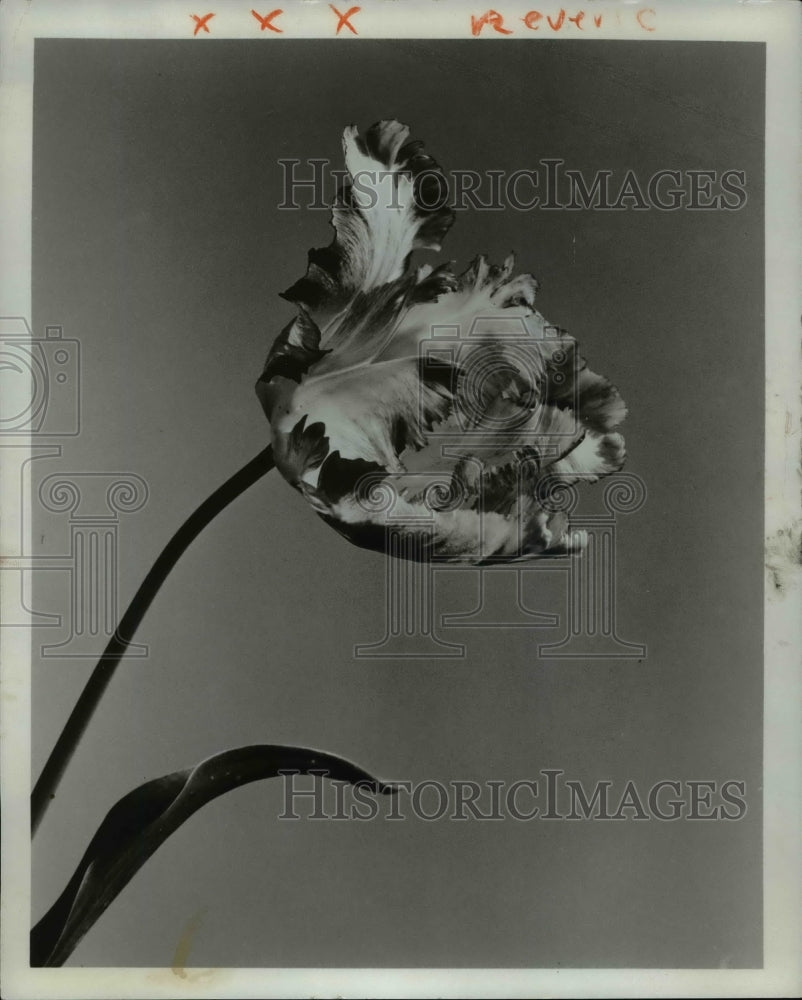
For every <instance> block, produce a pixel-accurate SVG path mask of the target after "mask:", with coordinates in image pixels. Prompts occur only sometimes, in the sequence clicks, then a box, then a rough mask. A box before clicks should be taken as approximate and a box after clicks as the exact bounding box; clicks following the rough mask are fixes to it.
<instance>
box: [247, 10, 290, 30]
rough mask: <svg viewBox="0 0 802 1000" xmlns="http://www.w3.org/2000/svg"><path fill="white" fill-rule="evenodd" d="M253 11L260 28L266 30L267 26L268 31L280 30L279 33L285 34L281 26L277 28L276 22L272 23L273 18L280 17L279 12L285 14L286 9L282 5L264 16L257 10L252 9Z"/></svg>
mask: <svg viewBox="0 0 802 1000" xmlns="http://www.w3.org/2000/svg"><path fill="white" fill-rule="evenodd" d="M251 13H252V14H253V16H254V17H255V18H256V20H257V21H258V22H259V30H260V31H264V30H265V28H267V29H268V31H275V32H278V34H279V35H281V34H283V31H282V29H281V28H277V27H276V26H275V24H271V22H272V20H273V18H274V17H278V16H279V14H283V13H284V11H283V10H282V9H281V8H280V7H279V8H278V9H277V10H271V11H270V13H269V14H266V15H265V16H264V17H262V15H261V14H257V13H256V11H255V10H252V11H251Z"/></svg>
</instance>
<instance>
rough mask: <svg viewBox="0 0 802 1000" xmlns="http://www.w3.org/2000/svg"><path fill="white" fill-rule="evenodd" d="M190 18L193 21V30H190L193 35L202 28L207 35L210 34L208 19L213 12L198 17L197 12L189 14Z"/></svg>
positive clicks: (212, 15) (211, 16) (209, 19)
mask: <svg viewBox="0 0 802 1000" xmlns="http://www.w3.org/2000/svg"><path fill="white" fill-rule="evenodd" d="M190 16H191V18H192V20H193V21H194V22H195V30H194V31H193V32H192V35H193V37H194V36H195V35H197V33H198V32H199V31H200V30H201V28H203V30H204V31H205V32H206V34H207V35H211V31H209V21H211V19H212V18H213V17H214V14H204V15H203V17H198V15H197V14H191V15H190Z"/></svg>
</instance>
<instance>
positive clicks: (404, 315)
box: [257, 121, 626, 565]
mask: <svg viewBox="0 0 802 1000" xmlns="http://www.w3.org/2000/svg"><path fill="white" fill-rule="evenodd" d="M343 148H344V153H345V166H346V169H347V172H348V176H347V177H346V180H345V182H344V184H343V186H342V188H341V189H340V191H339V193H338V195H337V199H336V201H335V204H334V206H333V209H332V224H333V227H334V230H335V237H334V240H333V242H332V243H331V244H330V245H329V246H328V247H325V248H322V249H316V250H311V251H310V252H309V263H308V269H307V272H306V275H305V276H304V277H303V278H301V279H300V281H298V282H296V284H294V285H293V286H292V287H291V288H290V289H289V290H288V291H286V292H284V293H283V297H284V298H285V299H288V300H289V301H291V302H293V303H294V304H295V305H296V306H297V308H298V314H297V316H296V317H295V318H294V319H293V320H292V321H291V322H290V323H289V324H288V325H287V326H286V327H285V328H284V329H283V330H282V331H281V333H280V334H279V335H278V337H277V338H276V341H275V343H274V344H273V347H272V349H271V351H270V353H269V355H268V358H267V362H266V364H265V367H264V371H263V372H262V375H261V378H260V379H259V381H258V382H257V393H258V395H259V398H260V400H261V403H262V406H263V408H264V411H265V414H266V416H267V419H268V421H269V424H270V430H271V436H272V445H273V454H274V458H275V462H276V467H277V468H278V470H279V471H280V472H281V474H282V475H283V476H284V478H285V479H286V480H287V481H288V482H289V483H290V484H291V485H292V486H293V487H295V488H296V489H297V490H299V491H300V492H301V493H302V494H303V495H304V496H305V498H306V499H307V501H308V502H309V504H310V505H311V506H312V507H313V509H314V510H315V511H316V512H317V513H318V514H319V515H320V516H321V517H322V518H323V519H324V520H325V521H327V522H328V523H329V524H330V525H332V526H333V527H334V528H335V529H336V530H337V531H339V532H340V533H341V534H343V535H344V536H345V537H346V538H348V539H350V540H351V541H352V542H355V543H356V544H358V545H362V546H365V547H367V548H372V549H378V550H380V551H387V542H388V533H389V532H390V531H395V532H397V533H401V535H402V536H414V537H417V538H418V539H419V540H420V545H419V546H418V547H417V548H415V549H414V551H415V552H416V553H418V555H416V556H415V558H421V559H427V558H436V559H442V560H446V561H451V562H458V563H465V564H469V565H470V564H474V565H475V564H480V563H481V564H489V563H493V562H501V561H509V560H515V559H531V558H537V557H539V556H544V555H556V554H562V553H565V552H568V551H571V550H572V549H574V548H576V547H577V546H581V545H582V544H583V538H582V536H581V533H578V532H571V530H570V524H569V522H568V517H567V515H566V514H565V513H563V512H562V511H560V510H557V509H554V505H552V504H549V502H548V499H547V496H548V494H549V492H550V491H553V488H554V486H555V485H559V484H561V483H574V482H576V481H577V480H585V481H591V482H592V481H595V480H597V479H599V478H600V477H602V476H605V475H608V474H609V473H611V472H614V471H616V470H618V469H620V468H621V466H622V464H623V461H624V441H623V438H622V437H621V435H620V434H619V433H617V432H615V431H614V428H615V427H616V426H617V425H618V424H619V423H620V422H621V420H623V418H624V416H625V414H626V407H625V406H624V403H623V401H622V399H621V397H620V396H619V394H618V391H617V390H616V389H615V387H614V386H612V385H611V384H610V383H609V382H608V381H607V380H606V379H605V378H602V377H601V376H600V375H596V374H594V373H593V372H591V371H589V370H588V368H587V367H586V365H585V362H584V360H582V359H581V358H580V357H579V355H578V353H577V350H576V343H575V341H574V340H573V339H572V338H571V337H569V336H567V335H566V333H565V332H564V331H562V330H559V329H558V328H556V327H554V326H551V325H550V324H548V323H547V322H546V320H545V319H544V318H543V316H542V315H541V314H540V313H539V312H538V311H537V310H536V309H535V293H536V291H537V287H538V286H537V281H536V280H535V278H533V277H532V275H531V274H517V275H516V274H515V271H514V258H513V257H512V256H510V257H508V258H507V260H506V261H505V262H504V264H503V265H502V266H500V267H499V266H491V265H490V264H488V262H487V261H486V260H485V258H484V257H478V258H476V259H475V260H474V261H473V263H472V264H471V265H470V266H469V267H468V268H467V270H465V271H463V272H462V273H460V274H457V273H455V272H454V271H452V269H451V266H450V264H445V265H441V266H439V267H436V268H434V269H433V268H432V267H431V266H428V265H427V266H423V267H413V266H412V265H411V256H412V253H413V251H416V250H433V251H439V250H440V244H441V241H442V239H443V237H444V236H445V234H446V232H447V231H448V229H449V227H450V226H451V224H452V222H453V220H454V213H453V212H452V211H451V210H450V209H449V208H448V207H446V206H445V204H444V193H445V191H446V182H445V177H444V175H443V173H442V172H441V170H440V168H439V167H438V165H437V164H436V163H435V162H434V160H433V159H432V158H431V157H430V156H428V155H426V154H425V153H424V152H423V151H422V145H421V143H419V142H411V141H409V130H408V129H407V127H406V126H404V125H401V124H400V123H399V122H396V121H382V122H379V123H378V124H376V125H374V126H373V127H372V128H370V129H368V131H367V133H366V134H365V135H364V137H362V136H360V135H359V133H358V131H357V129H356V128H355V127H353V126H350V127H348V128H347V129H346V130H345V133H344V135H343Z"/></svg>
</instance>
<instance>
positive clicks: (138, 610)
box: [31, 445, 275, 834]
mask: <svg viewBox="0 0 802 1000" xmlns="http://www.w3.org/2000/svg"><path fill="white" fill-rule="evenodd" d="M274 464H275V463H274V461H273V448H272V446H270V445H268V446H267V448H265V449H264V450H263V451H260V452H259V454H258V455H256V457H255V458H252V459H251V461H250V462H248V464H247V465H244V466H243V467H242V468H241V469H240V470H239V472H235V473H234V475H233V476H232V477H231V478H230V479H228V480H226V482H225V483H223V485H222V486H220V487H219V488H218V489H216V490H215V491H214V493H212V495H211V496H210V497H207V499H206V500H204V501H203V503H202V504H201V505H200V507H198V508H197V510H195V511H194V512H193V513H192V514H190V516H189V517H188V518H187V519H186V521H184V523H183V524H182V525H181V527H180V528H179V529H178V531H176V533H175V534H174V535H173V537H172V538H171V539H170V541H169V542H168V543H167V544H166V545H165V547H164V548H163V549H162V551H161V553H160V554H159V556H158V557H157V559H156V561H155V562H154V564H153V566H152V567H151V568H150V571H149V572H148V574H147V576H146V577H145V579H144V580H143V581H142V583H141V585H140V587H139V590H137V592H136V594H135V595H134V597H133V600H132V601H131V603H130V604H129V605H128V608H127V610H126V612H125V614H124V615H123V617H122V619H121V620H120V623H119V625H118V626H117V628H116V629H115V631H114V635H113V636H112V637H111V639H110V640H109V642H108V645H107V646H106V648H105V650H104V651H103V653H102V655H101V657H100V660H99V661H98V664H97V666H96V667H95V669H94V670H93V671H92V675H91V676H90V678H89V680H88V681H87V682H86V686H85V687H84V689H83V691H82V692H81V695H80V697H79V698H78V701H77V702H76V704H75V708H74V709H73V710H72V713H71V714H70V717H69V719H67V722H66V724H65V726H64V729H63V730H62V732H61V735H60V736H59V738H58V740H57V741H56V745H55V746H54V747H53V750H52V752H51V754H50V756H49V757H48V759H47V763H46V764H45V766H44V768H43V769H42V773H41V774H40V775H39V780H38V781H37V782H36V785H35V786H34V789H33V792H32V794H31V833H32V834H34V833H36V830H37V828H38V827H39V824H40V823H41V821H42V817H43V816H44V814H45V811H46V810H47V807H48V806H49V805H50V802H51V801H52V799H53V798H54V797H55V793H56V788H57V787H58V785H59V782H60V781H61V778H62V776H63V774H64V771H65V770H66V768H67V765H68V764H69V762H70V760H71V759H72V755H73V754H74V753H75V750H76V748H77V746H78V744H79V742H80V740H81V737H82V736H83V734H84V732H85V731H86V728H87V726H88V725H89V721H90V719H91V718H92V715H93V714H94V712H95V709H96V708H97V706H98V703H99V701H100V699H101V697H102V696H103V692H104V691H105V690H106V688H107V687H108V684H109V681H110V680H111V678H112V676H113V675H114V671H115V669H116V668H117V664H118V663H119V662H120V660H121V659H122V657H123V656H124V655H125V651H126V649H127V647H128V645H129V644H130V642H131V641H132V639H133V638H134V634H135V633H136V630H137V628H138V627H139V625H140V622H141V621H142V619H143V618H144V617H145V612H146V611H147V610H148V608H149V607H150V604H151V601H152V600H153V598H154V597H155V596H156V594H157V593H158V591H159V588H160V587H161V585H162V584H163V583H164V581H165V580H166V579H167V577H168V576H169V574H170V570H172V568H173V566H175V564H176V563H177V562H178V560H179V559H180V558H181V556H182V555H183V553H184V552H185V551H186V550H187V549H188V548H189V546H190V544H191V543H192V542H193V541H194V539H195V538H197V536H198V535H199V534H200V533H201V531H203V529H204V528H205V527H206V525H207V524H209V523H210V522H211V521H213V520H214V518H215V517H216V516H217V515H218V514H219V513H220V512H221V511H222V510H223V509H224V508H225V507H227V506H228V505H229V504H230V503H231V501H232V500H235V499H236V498H237V497H238V496H239V495H240V494H241V493H244V492H245V490H247V489H248V487H249V486H252V485H253V484H254V483H255V482H257V481H258V480H259V479H261V478H262V476H264V475H265V474H266V473H268V472H269V471H270V470H271V469H272V468H273V466H274Z"/></svg>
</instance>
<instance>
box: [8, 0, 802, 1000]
mask: <svg viewBox="0 0 802 1000" xmlns="http://www.w3.org/2000/svg"><path fill="white" fill-rule="evenodd" d="M208 4H209V5H210V6H211V7H213V8H214V9H215V10H216V11H217V14H216V17H215V21H214V35H210V36H205V34H204V33H203V32H199V33H198V35H197V36H195V37H197V39H198V44H204V43H205V42H207V37H208V38H209V39H210V40H211V38H251V37H253V24H252V18H251V15H250V7H251V5H250V4H249V3H247V2H244V3H238V2H232V0H215V2H214V3H213V2H212V0H208ZM271 6H272V5H271ZM281 6H282V7H283V9H284V11H285V18H284V21H283V27H284V29H285V36H284V37H288V38H289V37H293V38H302V37H305V38H314V37H330V36H332V35H333V26H334V23H336V21H333V19H332V14H331V12H330V10H329V5H328V4H326V3H318V2H311V3H310V2H304V0H283V3H282V4H281ZM335 6H337V7H339V9H340V10H342V11H343V12H344V11H345V10H346V9H348V7H350V6H351V5H350V4H336V5H335ZM360 6H361V11H360V13H359V22H358V24H359V32H360V36H361V37H365V38H387V39H393V38H427V37H436V38H445V37H460V38H463V37H470V36H471V16H472V15H475V16H481V14H483V13H485V12H486V11H487V10H488V7H487V6H486V5H482V4H473V3H471V2H470V0H468V2H466V0H394V2H391V0H362V3H361V4H360ZM584 6H585V7H587V8H589V9H590V8H595V9H600V8H602V7H603V9H604V10H606V11H611V12H616V11H617V12H618V15H617V17H616V18H611V22H612V27H610V28H608V29H605V32H604V33H603V34H602V33H601V32H599V33H598V36H597V37H599V38H605V39H610V38H616V39H638V40H645V39H650V38H651V39H661V40H713V41H716V40H718V41H764V42H765V43H766V63H767V76H766V112H767V113H766V146H765V151H766V184H765V191H766V205H765V226H766V255H765V260H766V371H767V380H766V451H765V463H766V464H765V484H766V505H765V537H766V539H767V541H770V540H771V539H773V538H774V537H775V536H776V535H777V533H778V532H779V531H781V530H784V529H789V528H791V529H792V530H794V531H797V532H798V527H799V517H800V452H799V446H800V391H799V390H800V381H799V371H800V365H799V361H800V347H799V341H800V337H799V333H800V331H799V322H800V309H801V302H800V290H799V265H798V262H799V260H800V256H801V254H800V251H802V246H801V245H800V198H799V191H798V168H799V152H800V141H799V137H800V127H799V122H800V98H799V93H800V86H799V84H800V65H801V64H802V59H800V55H802V52H801V51H800V26H801V25H802V6H800V5H799V4H797V3H789V2H787V0H764V2H755V3H749V2H747V3H742V2H731V0H727V2H717V0H710V2H695V3H682V2H668V0H647V2H646V3H643V4H640V3H628V2H622V3H616V2H609V3H607V2H603V0H586V2H585V4H584ZM496 7H497V10H498V12H500V13H501V14H502V15H503V17H504V18H505V23H511V24H520V20H519V19H520V18H521V17H522V16H523V14H525V13H526V11H527V10H529V9H531V7H532V5H531V4H521V3H519V2H506V0H500V2H497V3H496ZM192 8H193V4H190V3H185V2H175V0H169V2H153V3H149V2H142V0H136V2H132V3H127V4H122V3H119V4H117V3H115V4H111V3H97V2H96V3H73V4H70V5H66V4H63V3H58V2H57V0H36V2H25V0H6V2H5V3H3V4H2V7H0V35H1V37H2V52H1V54H0V85H1V88H2V89H1V90H0V125H1V126H2V160H1V161H0V170H1V171H2V173H1V174H0V191H1V192H2V229H1V230H0V232H1V233H2V235H0V255H1V256H0V315H4V316H10V315H16V316H22V317H27V318H30V315H31V273H30V272H31V263H30V262H31V172H32V107H33V100H32V97H33V91H32V84H33V43H34V39H35V38H37V37H50V38H88V37H96V38H184V37H190V36H191V35H192V32H193V21H192V20H191V15H192V13H193V9H192ZM539 9H541V10H542V11H543V12H544V13H551V14H552V16H553V17H555V18H556V17H557V15H558V13H559V9H560V4H559V3H543V4H540V5H539ZM195 12H196V13H200V11H199V10H198V11H195ZM290 15H291V17H290ZM266 34H267V33H266ZM493 34H494V33H493V32H492V31H482V32H481V33H480V35H479V36H478V37H477V39H476V42H477V44H481V42H482V41H483V40H485V39H487V38H488V37H493ZM339 37H340V38H341V40H342V43H343V44H358V39H355V38H353V37H352V36H351V35H350V33H349V32H343V34H342V35H341V36H339ZM496 37H498V34H496ZM539 37H544V36H543V35H542V34H541V35H533V36H532V42H533V44H536V43H537V40H538V38H539ZM547 37H549V38H556V39H560V38H569V37H570V38H572V39H577V38H580V37H581V38H583V39H584V40H585V41H586V42H587V43H588V44H591V43H592V41H593V36H591V35H590V33H588V32H586V33H584V34H580V33H579V32H574V33H573V34H570V35H569V34H567V33H565V34H562V33H561V34H557V33H552V34H550V35H549V36H547ZM280 43H281V40H280V37H279V36H275V38H267V37H266V38H265V44H280ZM1 456H2V452H0V457H1ZM0 484H1V485H0V490H2V493H1V494H0V501H1V502H2V511H3V518H2V540H3V541H7V540H8V539H11V538H16V537H19V529H20V516H21V512H20V510H19V504H20V498H19V495H18V492H19V491H18V489H17V484H16V483H14V482H12V481H11V477H6V479H4V480H0ZM28 503H30V498H28ZM767 562H768V550H767ZM781 562H782V560H781ZM780 569H781V570H782V571H783V572H784V573H785V574H786V575H787V580H786V582H785V583H784V585H783V587H781V588H778V587H776V586H774V584H773V583H772V581H771V580H770V579H769V578H768V577H767V579H766V581H765V582H764V595H765V608H764V697H765V701H764V787H763V791H764V968H763V969H762V970H673V969H672V970H638V969H619V970H609V969H605V970H593V969H587V970H565V971H563V970H559V969H535V970H520V969H513V970H503V969H492V970H475V969H471V970H466V969H450V970H446V969H430V970H425V969H417V970H409V969H398V970H392V969H386V970H371V969H278V970H277V969H264V970H259V969H191V968H190V969H186V970H181V973H182V975H178V974H176V973H175V972H174V971H173V970H171V969H82V968H66V969H30V968H29V966H28V934H29V917H30V858H31V852H30V839H29V791H30V788H31V767H30V723H31V718H30V716H31V701H30V676H29V674H30V670H29V664H30V656H31V637H30V634H29V633H25V632H24V631H23V630H20V629H3V630H2V631H1V632H0V641H1V642H2V648H1V649H0V653H2V663H3V673H2V699H1V700H0V723H1V729H2V751H3V752H2V791H3V815H2V832H3V856H2V882H3V896H2V915H3V920H2V932H1V933H2V937H1V938H0V948H1V956H2V983H3V995H4V996H6V997H7V998H9V1000H14V998H21V1000H22V998H29V997H30V998H46V997H47V998H49V997H53V998H56V997H64V998H69V997H85V998H87V1000H88V998H94V997H98V998H103V997H112V996H114V997H166V996H186V997H234V996H262V997H269V996H275V997H295V996H299V997H300V996H310V995H315V996H338V995H340V996H349V997H362V996H364V997H391V996H409V997H415V996H419V997H431V996H442V997H464V996H483V997H493V996H498V997H518V996H521V997H525V996H526V997H528V996H539V995H548V996H555V997H571V996H599V997H606V996H610V997H614V996H621V997H638V996H655V997H658V996H666V997H668V996H733V997H735V996H745V997H746V996H797V995H798V994H799V990H800V986H801V985H802V978H801V974H800V905H799V903H800V898H799V885H800V832H801V825H800V777H801V776H802V772H801V770H800V756H801V755H800V750H801V749H802V747H801V744H800V734H801V733H802V727H800V677H799V671H798V664H799V651H800V642H799V640H800V625H799V593H800V592H799V582H798V581H799V566H798V565H793V564H792V561H791V560H790V559H788V560H786V561H785V562H783V563H782V565H781V566H780ZM2 596H3V601H4V605H5V604H7V597H8V595H7V594H3V595H2ZM733 877H736V878H737V872H734V873H733Z"/></svg>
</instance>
